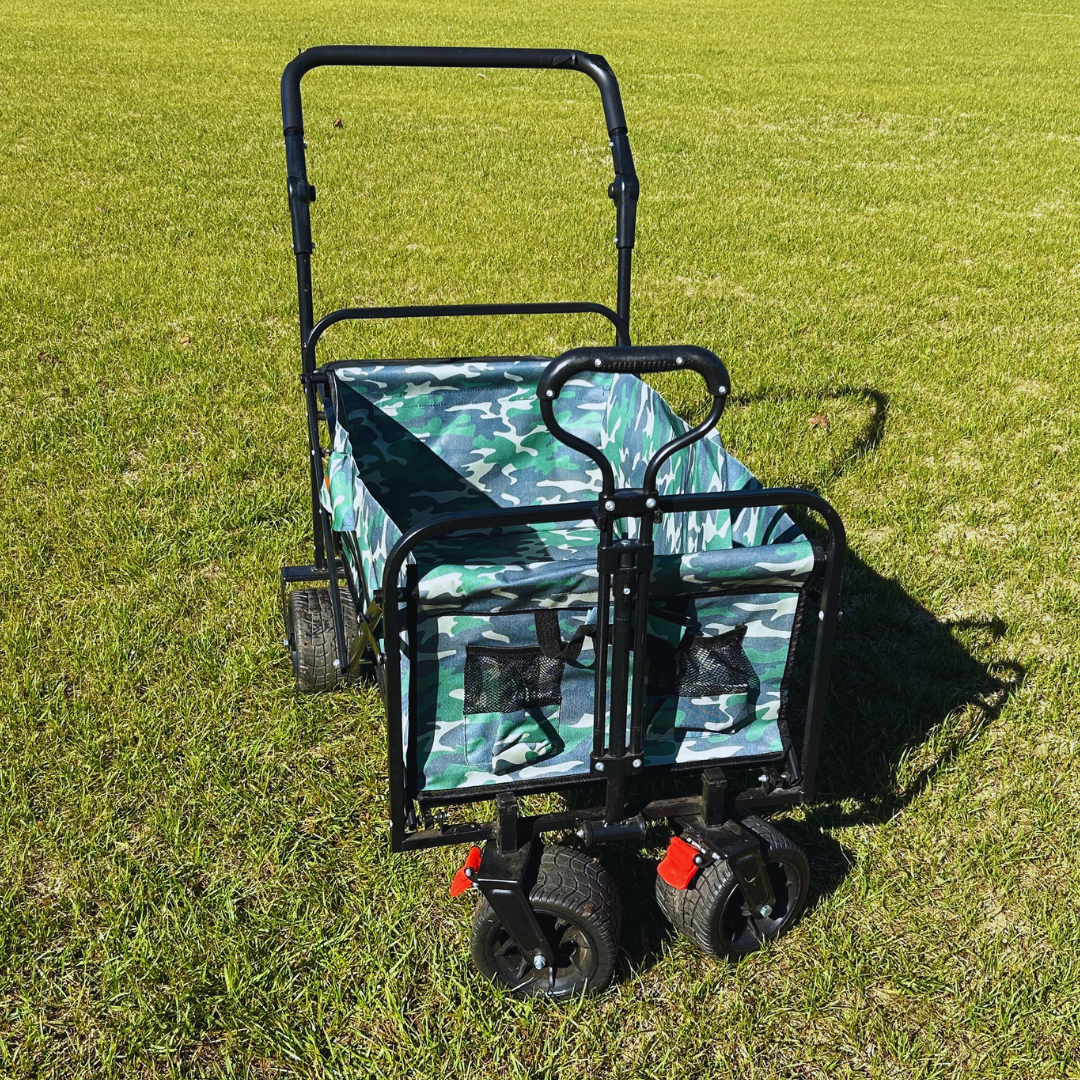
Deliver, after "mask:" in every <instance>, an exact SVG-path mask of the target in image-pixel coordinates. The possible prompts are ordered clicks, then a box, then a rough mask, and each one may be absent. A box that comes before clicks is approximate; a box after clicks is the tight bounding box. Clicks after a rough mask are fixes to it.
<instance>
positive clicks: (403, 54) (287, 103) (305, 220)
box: [281, 45, 638, 337]
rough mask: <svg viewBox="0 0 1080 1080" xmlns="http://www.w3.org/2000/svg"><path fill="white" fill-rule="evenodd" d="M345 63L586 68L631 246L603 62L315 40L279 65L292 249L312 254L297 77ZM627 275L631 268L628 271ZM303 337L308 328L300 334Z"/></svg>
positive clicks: (627, 184)
mask: <svg viewBox="0 0 1080 1080" xmlns="http://www.w3.org/2000/svg"><path fill="white" fill-rule="evenodd" d="M325 65H334V66H343V67H448V68H476V67H486V68H569V69H571V70H574V71H580V72H582V73H583V74H585V75H588V76H589V78H590V79H592V81H593V82H594V83H596V85H597V86H598V87H599V89H600V100H601V101H602V102H603V106H604V118H605V120H606V121H607V129H608V136H609V138H610V141H611V158H612V162H613V164H614V167H615V179H614V181H613V182H612V184H611V186H610V187H609V188H608V195H609V196H610V197H611V198H612V199H613V200H614V202H615V205H616V209H617V225H616V236H615V245H616V247H618V248H620V249H627V250H629V249H631V248H633V246H634V231H635V226H636V222H637V199H638V178H637V173H636V172H635V171H634V159H633V155H632V154H631V153H630V140H629V139H628V138H627V136H626V115H625V114H624V112H623V106H622V96H621V95H620V94H619V84H618V82H617V81H616V79H615V75H614V73H613V72H612V70H611V68H610V67H609V66H608V62H607V61H606V60H605V59H604V58H603V57H602V56H595V55H593V54H592V53H585V52H574V51H572V50H568V49H452V48H445V47H438V46H411V45H317V46H316V47H315V48H313V49H308V50H307V51H304V52H300V53H299V54H298V55H296V56H294V57H293V58H292V60H290V61H289V63H288V64H287V65H286V66H285V71H284V72H283V73H282V76H281V119H282V124H283V127H284V130H285V154H286V158H287V162H288V168H289V203H290V207H291V209H292V217H293V250H294V252H295V253H296V254H297V255H302V254H307V255H310V254H311V251H312V246H311V216H310V209H309V204H310V203H311V202H314V200H315V191H314V188H313V187H312V186H311V185H310V184H309V183H308V180H307V167H306V163H305V161H304V116H303V108H302V105H301V101H300V80H301V79H302V78H303V77H304V75H305V74H306V73H307V72H309V71H311V70H312V69H313V68H317V67H323V66H325ZM627 277H629V274H628V273H627ZM621 291H625V292H626V298H625V302H623V303H622V304H621V305H619V315H620V316H621V317H622V318H623V320H624V321H629V281H628V280H627V282H626V284H625V286H623V288H622V290H621ZM304 336H305V337H306V334H305V335H304Z"/></svg>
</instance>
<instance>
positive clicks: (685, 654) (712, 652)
mask: <svg viewBox="0 0 1080 1080" xmlns="http://www.w3.org/2000/svg"><path fill="white" fill-rule="evenodd" d="M744 637H746V627H745V626H738V627H736V628H735V629H734V630H729V631H728V632H727V633H726V634H719V635H717V636H716V637H704V636H702V635H699V634H689V633H688V634H686V636H685V637H684V638H683V639H682V641H681V642H680V643H679V647H678V648H677V649H672V648H671V646H670V645H668V644H667V643H666V642H663V641H659V640H655V639H654V641H652V642H650V644H649V649H650V654H651V655H650V663H649V675H648V693H649V694H650V695H652V696H656V697H670V696H676V695H677V696H678V697H720V696H722V695H724V694H749V693H750V692H751V691H753V690H758V689H760V687H761V680H760V679H759V678H758V676H757V672H756V671H754V667H753V665H752V664H751V663H750V660H749V659H748V657H747V655H746V653H745V652H743V647H742V643H743V638H744Z"/></svg>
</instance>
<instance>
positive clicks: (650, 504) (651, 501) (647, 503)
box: [645, 499, 656, 510]
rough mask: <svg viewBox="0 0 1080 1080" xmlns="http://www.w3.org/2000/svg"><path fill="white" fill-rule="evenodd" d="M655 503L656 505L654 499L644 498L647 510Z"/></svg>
mask: <svg viewBox="0 0 1080 1080" xmlns="http://www.w3.org/2000/svg"><path fill="white" fill-rule="evenodd" d="M655 505H656V500H655V499H646V500H645V508H646V509H647V510H651V509H652V508H653V507H654V506H655Z"/></svg>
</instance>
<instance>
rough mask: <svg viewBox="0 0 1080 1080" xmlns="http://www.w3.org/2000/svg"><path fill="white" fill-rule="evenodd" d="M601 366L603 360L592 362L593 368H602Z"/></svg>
mask: <svg viewBox="0 0 1080 1080" xmlns="http://www.w3.org/2000/svg"><path fill="white" fill-rule="evenodd" d="M603 366H604V361H603V360H594V361H593V367H603Z"/></svg>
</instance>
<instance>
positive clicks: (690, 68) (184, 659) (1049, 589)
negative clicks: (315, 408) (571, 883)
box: [0, 0, 1080, 1080]
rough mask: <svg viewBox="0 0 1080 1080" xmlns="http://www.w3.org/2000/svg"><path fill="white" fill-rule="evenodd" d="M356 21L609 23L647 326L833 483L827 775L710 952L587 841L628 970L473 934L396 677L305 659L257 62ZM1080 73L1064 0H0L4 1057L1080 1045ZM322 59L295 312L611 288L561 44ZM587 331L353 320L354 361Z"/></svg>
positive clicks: (288, 1060) (611, 1058)
mask: <svg viewBox="0 0 1080 1080" xmlns="http://www.w3.org/2000/svg"><path fill="white" fill-rule="evenodd" d="M327 42H374V43H401V44H453V45H473V44H480V45H526V46H545V47H572V48H580V49H584V50H588V51H593V52H600V53H603V54H604V55H606V56H607V58H608V59H609V61H610V62H611V64H612V66H613V67H614V69H615V71H616V73H617V74H618V75H619V77H620V79H621V83H622V88H623V94H624V99H625V102H626V111H627V116H628V120H629V125H630V135H631V141H632V144H633V146H634V149H635V151H636V157H637V163H638V169H639V173H640V176H641V184H642V199H641V208H640V217H639V244H638V249H637V277H636V288H635V307H634V313H633V330H634V333H635V338H636V340H638V341H639V342H641V343H654V342H682V341H688V342H693V343H696V344H701V345H704V346H707V347H709V348H711V349H714V350H716V351H717V352H718V353H719V354H720V355H721V356H723V357H724V358H725V360H726V361H727V362H728V364H729V367H730V370H731V376H732V380H733V387H734V391H735V395H736V397H735V400H734V401H733V404H732V407H731V408H730V409H729V411H728V414H727V415H726V416H725V418H724V420H723V423H722V433H723V435H724V438H725V439H726V441H727V444H728V446H729V448H730V449H731V450H732V451H733V452H734V453H735V454H736V455H738V456H740V457H741V458H743V459H744V460H745V461H747V463H748V464H749V465H750V466H751V467H752V468H754V470H755V471H756V472H757V473H758V475H760V476H761V477H762V478H763V479H764V480H765V481H767V482H770V483H801V484H806V485H812V486H815V487H817V488H818V489H819V490H820V491H821V492H822V493H823V494H824V495H825V496H826V497H827V498H828V499H830V500H831V501H832V502H833V503H834V504H835V505H836V506H837V507H838V508H839V510H840V511H841V513H842V515H843V516H844V519H845V521H846V523H847V528H848V534H849V539H850V542H851V546H852V559H851V568H850V571H849V573H848V575H847V579H846V584H845V589H846V592H845V601H844V605H843V606H844V609H845V613H846V614H845V618H844V620H843V622H842V624H841V632H840V640H839V645H838V653H837V662H836V673H835V679H834V684H833V691H832V695H831V700H830V709H829V719H828V727H827V731H826V736H825V744H824V749H823V760H822V766H821V777H820V790H819V799H818V801H817V803H816V804H815V805H814V806H812V807H810V808H806V809H804V810H801V811H799V812H795V813H789V814H786V815H782V819H783V820H782V822H781V827H782V828H784V829H785V831H787V832H788V833H789V834H790V835H791V836H792V837H793V838H795V839H797V840H798V841H799V842H800V843H801V844H802V845H803V846H804V847H805V849H806V850H807V852H808V854H809V856H810V859H811V865H812V867H813V871H814V884H813V889H812V895H811V900H810V905H809V908H808V910H807V912H806V914H805V915H804V917H803V918H802V920H801V921H800V922H799V923H798V925H797V926H796V927H795V929H794V930H793V931H792V932H791V933H790V934H789V935H788V936H786V937H785V938H783V939H781V940H780V941H779V942H778V943H776V944H775V946H773V947H771V948H769V949H768V950H766V951H765V952H763V953H761V954H758V955H755V956H753V957H751V958H750V959H749V960H747V961H746V962H745V963H743V964H742V965H740V966H739V967H737V968H734V969H733V968H729V967H726V966H723V965H719V964H716V963H713V962H711V961H708V960H706V959H704V958H703V957H701V956H700V955H698V954H697V953H696V952H695V951H694V950H693V948H692V947H691V946H690V945H689V944H688V943H687V942H686V941H684V940H681V939H679V938H676V937H674V936H673V934H672V933H671V932H670V930H669V929H668V928H667V927H666V926H665V924H664V922H663V920H662V919H661V917H660V915H659V913H658V912H657V911H656V909H655V908H654V906H653V904H652V898H651V897H652V865H653V864H652V862H651V861H650V859H655V857H656V850H652V851H649V852H645V853H642V854H640V855H639V854H637V853H635V852H630V851H625V850H618V849H614V850H611V851H610V852H609V853H608V858H609V862H610V864H611V865H612V867H613V868H614V870H615V872H616V873H617V875H618V877H619V880H620V882H621V883H622V890H623V898H624V903H625V906H626V910H627V916H626V920H625V921H626V929H625V933H624V952H623V963H622V967H621V970H620V972H619V975H618V978H617V983H616V985H615V987H614V988H613V989H612V990H610V991H609V992H608V993H606V994H605V995H604V996H602V997H601V998H599V999H596V1000H589V1001H579V1002H574V1003H572V1004H569V1005H562V1006H555V1005H551V1004H549V1003H546V1002H533V1003H525V1004H522V1003H517V1002H514V1001H512V1000H511V999H509V998H508V997H507V996H506V995H505V994H503V993H501V992H500V991H497V990H496V989H495V988H493V987H492V986H491V985H489V984H488V983H486V982H485V981H484V980H483V979H482V978H480V977H479V976H478V975H477V973H476V972H475V971H474V970H473V969H472V967H471V965H470V962H469V960H468V954H467V950H468V928H469V919H470V914H471V906H472V905H471V898H470V897H469V896H466V897H464V898H462V899H459V900H456V901H452V900H451V899H450V898H449V896H448V893H447V886H448V883H449V879H450V876H451V874H452V872H453V870H454V869H455V868H456V867H457V866H458V865H460V860H461V858H462V856H463V854H464V851H463V850H462V849H453V848H449V849H442V850H441V851H439V852H431V853H425V854H422V855H415V856H393V857H391V856H390V855H389V853H388V841H387V829H386V809H385V801H384V800H385V789H386V780H385V772H386V768H385V755H384V748H383V742H384V736H383V719H382V713H381V708H380V704H379V702H378V699H377V696H376V695H375V694H374V693H373V692H372V691H371V690H369V689H358V690H355V691H351V692H347V693H343V694H338V695H330V696H321V697H300V696H298V695H297V694H296V693H295V692H294V690H293V684H292V675H291V670H290V667H289V663H288V659H287V656H286V652H285V649H284V648H283V646H282V641H281V639H282V635H283V630H282V625H281V620H280V613H279V601H278V570H279V567H280V566H281V565H282V564H283V563H286V562H290V561H292V562H296V561H306V560H307V559H308V558H309V557H310V554H309V547H308V543H309V542H308V529H309V525H310V521H309V515H308V504H307V502H306V501H305V500H306V484H307V480H306V473H305V455H306V450H305V444H304V427H303V412H302V400H301V395H300V391H299V384H298V380H297V371H298V365H299V359H298V349H297V330H296V313H295V305H296V294H295V283H294V278H293V269H292V255H291V249H290V233H289V226H288V215H287V206H286V201H285V172H284V152H283V147H282V141H281V126H280V111H279V98H278V79H279V77H280V73H281V69H282V67H283V65H284V64H285V62H286V61H287V60H288V59H289V58H290V57H291V56H292V55H294V54H295V53H296V50H297V48H298V47H301V46H303V47H307V46H311V45H315V44H322V43H327ZM1078 71H1080V5H1078V4H1077V3H1075V0H1054V2H1053V3H1050V2H1049V0H1018V2H1016V3H1006V2H1002V3H976V2H973V0H957V2H955V3H942V4H930V3H911V2H908V0H899V2H897V3H893V4H881V5H877V6H868V5H866V4H861V3H855V2H838V0H822V2H817V3H810V2H808V0H786V2H785V0H758V2H754V3H751V2H744V0H730V2H716V0H701V2H695V3H689V2H686V3H682V2H680V3H663V2H659V0H653V2H643V0H622V2H619V3H611V2H598V3H592V4H580V3H569V2H566V0H550V2H543V3H540V2H537V3H523V2H518V3H513V4H511V3H506V2H503V3H494V2H492V0H469V2H466V0H440V2H433V0H409V2H404V0H392V2H383V3H378V4H376V3H371V2H369V0H358V2H350V3H343V2H341V0H319V2H318V3H313V2H310V0H297V2H289V3H284V2H282V0H272V2H267V3H264V4H261V5H258V6H256V5H246V4H240V3H237V2H235V0H203V2H202V3H193V2H183V3H180V2H176V3H173V2H168V0H162V2H158V3H145V2H135V3H132V2H128V3H123V4H121V3H117V2H115V0H101V2H98V3H92V4H89V3H88V4H61V3H56V2H54V0H39V2H34V3H29V2H26V0H6V3H5V5H4V14H3V16H2V18H0V135H2V154H0V216H2V222H3V239H2V242H0V243H2V247H0V252H2V254H0V485H2V494H0V538H2V547H0V1074H2V1075H4V1076H12V1077H47V1076H75V1075H79V1076H147V1075H159V1074H160V1075H167V1074H173V1075H198V1076H203V1075H206V1076H218V1075H254V1076H265V1077H270V1076H281V1075H298V1076H324V1075H325V1076H341V1077H348V1076H356V1077H364V1076H374V1075H378V1076H386V1077H396V1076H404V1075H411V1076H422V1077H459V1076H465V1077H489V1076H508V1077H526V1076H528V1077H535V1076H546V1075H551V1076H558V1077H601V1076H612V1077H624V1076H625V1077H655V1078H663V1080H676V1078H691V1077H694V1078H696V1077H714V1076H715V1077H738V1078H757V1077H761V1078H765V1077H799V1078H802V1077H817V1076H822V1077H824V1076H830V1077H832V1076H837V1077H849V1076H850V1077H856V1076H857V1077H888V1078H894V1077H949V1078H952V1077H954V1076H977V1077H1000V1076H1018V1077H1025V1078H1026V1077H1058V1076H1080V1066H1078V1065H1077V1055H1078V1053H1080V1036H1078V1029H1080V988H1078V982H1080V959H1078V949H1077V946H1078V939H1080V925H1078V922H1080V920H1078V915H1077V913H1078V910H1080V854H1078V851H1080V848H1078V841H1080V830H1078V826H1077V818H1078V815H1080V782H1078V779H1077V777H1078V773H1080V715H1078V714H1080V671H1078V647H1080V614H1078V612H1080V527H1078V524H1077V519H1078V517H1080V496H1078V494H1077V486H1078V485H1077V481H1078V478H1080V411H1078V408H1077V403H1076V399H1077V394H1078V392H1080V391H1078V387H1080V362H1078V349H1080V322H1078V314H1077V313H1078V310H1080V218H1078V212H1077V207H1078V201H1077V200H1078V197H1080V88H1078V80H1077V72H1078ZM304 90H305V105H306V108H307V119H308V141H309V143H310V174H311V179H312V181H313V182H314V183H315V185H316V186H317V187H318V189H319V200H318V202H317V204H316V206H315V208H314V227H315V236H316V242H317V244H318V250H317V252H316V256H315V281H316V309H317V313H318V312H320V311H326V310H329V309H330V308H332V307H337V306H341V305H344V304H348V303H379V302H382V303H408V302H440V301H471V300H568V299H591V300H600V301H606V302H612V300H613V296H614V249H613V248H612V243H611V237H612V234H613V231H614V228H613V214H612V211H611V206H610V203H609V202H608V200H607V198H606V194H605V193H606V186H607V183H608V180H609V178H610V159H609V156H608V152H607V140H606V136H605V132H604V129H603V124H602V118H601V113H600V108H599V100H598V96H597V95H596V93H595V90H594V88H593V85H592V84H591V83H590V82H589V81H588V80H587V79H585V78H583V77H582V76H580V75H577V74H573V73H566V72H545V73H530V72H498V71H487V72H482V73H480V74H477V73H474V72H432V71H427V72H401V71H394V72H372V71H363V72H356V71H350V72H329V71H321V72H317V73H315V74H312V75H310V76H308V77H307V78H306V79H305V82H304ZM338 119H340V120H341V126H335V125H334V121H335V120H338ZM597 340H600V341H606V340H607V334H606V331H605V330H604V329H603V326H602V325H598V324H597V323H596V322H594V321H592V320H591V319H588V318H581V319H577V318H575V319H568V320H563V321H559V320H555V319H533V320H527V319H525V320H523V319H517V320H513V319H505V320H495V321H493V322H492V323H490V324H488V325H484V324H481V323H479V322H475V321H466V320H455V321H452V322H451V321H447V323H446V324H445V325H436V324H435V322H434V321H429V322H425V323H422V324H420V325H419V326H417V327H415V328H407V327H405V326H404V325H401V324H398V325H393V324H387V325H382V324H380V325H372V326H368V327H366V328H363V329H359V330H352V329H340V328H339V329H338V330H335V331H333V332H332V333H331V334H330V335H329V336H328V337H327V339H326V341H327V349H326V353H325V358H340V357H347V356H394V355H398V356H408V355H469V354H484V353H507V352H509V353H513V352H517V351H524V352H541V353H546V354H555V353H557V352H558V351H559V350H561V349H563V348H566V347H569V346H571V345H573V344H578V343H587V342H590V341H597ZM658 385H661V387H662V389H664V390H665V392H667V393H668V394H669V396H670V398H671V400H672V401H673V403H674V404H675V405H676V407H677V408H679V409H680V410H681V411H682V412H684V414H685V415H688V416H689V415H691V414H692V413H694V412H695V411H696V410H698V409H700V408H701V406H702V399H701V397H700V391H699V388H698V387H696V386H694V385H693V384H686V385H684V384H682V383H676V382H673V381H669V382H667V383H664V382H663V381H661V382H660V383H659V384H658ZM822 417H824V418H827V420H822V419H818V418H822ZM812 419H813V422H811V420H812Z"/></svg>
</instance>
